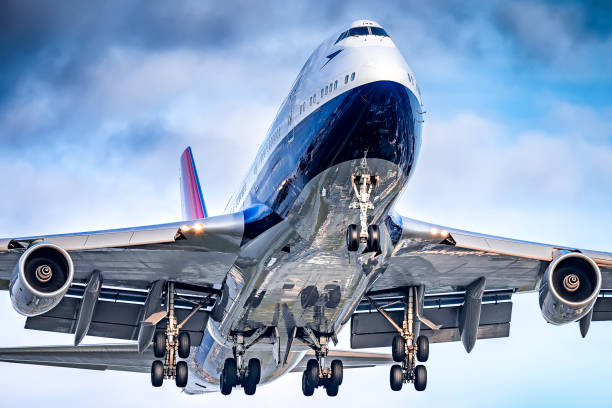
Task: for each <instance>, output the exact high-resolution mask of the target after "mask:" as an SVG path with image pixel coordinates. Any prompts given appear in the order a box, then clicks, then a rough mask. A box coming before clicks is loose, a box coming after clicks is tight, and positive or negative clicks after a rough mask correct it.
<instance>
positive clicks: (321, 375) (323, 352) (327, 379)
mask: <svg viewBox="0 0 612 408" xmlns="http://www.w3.org/2000/svg"><path fill="white" fill-rule="evenodd" d="M304 330H305V332H306V335H307V336H308V339H309V340H310V342H311V346H312V348H313V349H314V351H315V356H316V358H311V359H310V360H308V362H307V363H306V370H304V372H303V373H302V392H303V393H304V395H305V396H307V397H310V396H311V395H313V394H314V390H315V389H316V388H318V387H324V388H325V391H326V392H327V395H329V396H330V397H335V396H336V395H338V389H339V387H340V385H342V380H343V377H344V367H343V365H342V361H341V360H332V362H331V364H330V366H329V367H326V365H325V361H326V358H327V353H328V351H329V350H328V346H327V345H328V340H329V339H328V337H326V336H320V337H318V338H317V336H315V334H314V332H313V331H312V330H311V329H304Z"/></svg>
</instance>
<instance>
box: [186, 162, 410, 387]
mask: <svg viewBox="0 0 612 408" xmlns="http://www.w3.org/2000/svg"><path fill="white" fill-rule="evenodd" d="M366 163H367V166H368V171H370V172H371V173H372V174H376V175H378V176H379V180H380V182H379V184H378V186H377V187H376V188H375V189H374V191H373V192H372V195H371V197H372V203H373V205H374V208H373V209H372V210H371V211H370V213H369V222H370V223H371V224H379V226H380V229H381V248H382V253H381V254H379V255H376V254H375V253H373V252H368V253H363V250H364V248H365V244H361V246H360V249H359V251H357V252H349V251H348V250H347V247H346V228H347V226H348V225H349V224H359V210H357V209H349V205H350V204H351V202H353V201H354V200H355V194H354V191H353V186H352V182H351V175H352V174H353V173H354V172H356V171H358V170H359V168H360V166H361V165H362V160H361V159H358V160H351V161H348V162H344V163H341V164H339V165H335V166H333V167H331V168H329V169H328V170H326V171H324V172H322V173H321V174H319V175H318V176H316V177H315V178H313V179H312V180H311V181H310V182H309V183H308V184H307V185H306V186H305V188H303V189H302V191H301V192H300V194H299V196H298V198H297V199H296V200H295V202H294V204H293V206H292V208H291V209H290V211H289V213H288V216H287V217H286V219H285V220H283V221H282V222H280V223H279V224H277V225H275V226H274V227H272V228H270V229H269V230H268V231H266V232H264V233H263V234H261V235H260V236H259V237H257V238H256V239H254V240H252V241H250V242H248V243H247V244H246V245H245V246H244V247H243V248H242V250H241V253H240V255H239V257H238V259H237V260H236V262H235V264H234V266H233V267H232V269H231V270H230V272H229V274H228V277H227V280H226V286H227V287H228V304H227V307H226V311H225V317H224V319H223V320H222V322H221V323H215V322H213V321H212V319H211V320H209V324H208V328H207V331H206V334H205V336H204V339H203V340H202V345H201V346H200V348H199V349H198V353H197V355H196V359H197V363H198V364H197V366H198V367H199V368H198V369H197V372H196V373H197V376H198V377H199V378H201V379H202V380H203V381H205V382H206V383H207V384H209V385H210V384H218V382H219V376H220V374H221V370H222V368H223V361H224V360H225V358H227V357H231V356H232V350H231V346H232V344H231V342H228V341H227V339H228V338H229V337H231V333H235V332H241V333H244V332H252V331H253V330H255V329H258V328H260V327H276V328H277V329H278V333H279V337H280V343H281V346H280V348H281V353H280V354H281V356H284V355H285V351H286V343H287V338H288V336H289V333H291V332H292V330H293V329H294V328H295V327H308V328H311V329H313V330H316V331H319V332H322V333H329V334H332V333H337V332H338V331H339V329H340V327H341V326H342V324H343V323H346V322H347V321H348V320H349V317H350V316H351V314H352V312H353V310H354V308H355V307H356V305H357V303H358V302H359V300H360V299H361V296H362V295H363V294H364V293H365V291H366V290H367V289H368V287H370V286H371V285H372V284H373V282H374V281H375V280H376V279H377V278H378V276H380V274H381V273H382V271H384V269H385V268H386V266H387V264H388V259H389V256H390V254H391V251H392V247H393V244H392V243H391V239H390V235H389V232H388V231H387V230H386V226H385V224H384V222H383V221H384V219H385V217H386V216H387V214H388V213H389V211H390V208H391V206H392V205H393V202H394V200H395V198H396V197H397V195H398V193H399V190H400V189H401V187H402V186H403V185H404V182H405V177H406V176H405V175H403V173H402V172H401V171H400V169H399V168H398V166H397V165H395V164H393V163H392V162H389V161H386V160H383V159H367V160H366ZM309 287H310V288H312V287H316V288H317V292H318V294H319V295H318V298H317V299H316V301H314V302H313V303H314V304H303V302H302V293H303V291H304V290H308V288H309ZM334 291H338V294H339V299H336V300H335V301H334V300H333V299H332V295H333V294H332V292H334ZM260 343H261V344H256V345H255V346H253V347H252V348H251V349H249V351H247V355H246V359H247V360H248V359H249V358H253V357H257V358H259V359H260V360H261V363H262V383H264V382H267V381H271V380H272V379H274V378H276V377H277V376H279V375H281V374H283V373H284V372H287V371H288V370H290V369H291V368H292V367H293V366H294V365H295V364H297V362H299V360H300V359H301V357H302V356H303V353H304V352H305V351H306V350H308V348H307V347H306V346H305V345H304V344H301V343H299V342H298V343H297V344H296V343H294V346H293V347H292V349H291V350H292V351H293V352H292V353H290V354H289V356H288V357H289V358H288V361H287V364H285V365H284V366H283V365H282V364H279V365H277V364H276V360H275V356H274V354H273V347H272V344H271V343H270V341H269V340H268V339H262V340H260ZM200 388H201V387H200Z"/></svg>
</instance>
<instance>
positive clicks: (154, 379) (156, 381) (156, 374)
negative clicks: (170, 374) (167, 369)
mask: <svg viewBox="0 0 612 408" xmlns="http://www.w3.org/2000/svg"><path fill="white" fill-rule="evenodd" d="M163 383H164V363H162V362H161V361H160V360H155V361H153V364H151V385H153V386H154V387H161V386H162V384H163Z"/></svg>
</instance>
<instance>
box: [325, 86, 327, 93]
mask: <svg viewBox="0 0 612 408" xmlns="http://www.w3.org/2000/svg"><path fill="white" fill-rule="evenodd" d="M325 95H327V85H325Z"/></svg>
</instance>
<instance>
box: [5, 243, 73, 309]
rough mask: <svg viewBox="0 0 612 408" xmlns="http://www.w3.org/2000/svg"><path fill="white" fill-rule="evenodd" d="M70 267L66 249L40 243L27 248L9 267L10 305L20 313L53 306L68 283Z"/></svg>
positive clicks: (58, 300)
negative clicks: (10, 272) (16, 261)
mask: <svg viewBox="0 0 612 408" xmlns="http://www.w3.org/2000/svg"><path fill="white" fill-rule="evenodd" d="M73 276H74V266H73V264H72V259H71V258H70V255H68V252H66V251H65V250H64V249H63V248H60V247H59V246H57V245H55V244H51V243H48V242H40V243H37V244H34V245H32V246H31V247H29V248H28V249H27V250H26V251H25V252H24V253H23V254H22V255H21V258H19V262H18V263H17V265H16V266H15V269H14V270H13V275H12V276H11V283H10V286H9V292H10V295H11V301H12V303H13V307H14V308H15V310H16V311H17V312H19V313H20V314H22V315H24V316H36V315H39V314H42V313H45V312H48V311H49V310H51V309H53V308H54V307H55V306H57V304H58V303H59V302H60V301H61V300H62V298H63V297H64V295H65V294H66V292H67V291H68V288H69V287H70V285H71V284H72V278H73Z"/></svg>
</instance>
